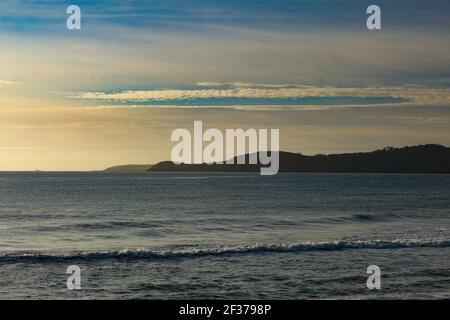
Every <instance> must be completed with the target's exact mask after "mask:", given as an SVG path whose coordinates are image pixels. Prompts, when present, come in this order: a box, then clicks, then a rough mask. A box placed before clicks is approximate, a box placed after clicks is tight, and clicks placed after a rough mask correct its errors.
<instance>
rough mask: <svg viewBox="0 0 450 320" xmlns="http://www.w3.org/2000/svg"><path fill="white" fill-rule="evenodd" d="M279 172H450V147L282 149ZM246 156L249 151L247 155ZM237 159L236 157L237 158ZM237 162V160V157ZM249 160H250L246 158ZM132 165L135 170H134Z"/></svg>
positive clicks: (162, 165)
mask: <svg viewBox="0 0 450 320" xmlns="http://www.w3.org/2000/svg"><path fill="white" fill-rule="evenodd" d="M279 156H280V168H279V172H324V173H450V148H448V147H445V146H442V145H437V144H427V145H419V146H411V147H403V148H393V147H386V148H384V149H380V150H376V151H372V152H359V153H343V154H330V155H323V154H318V155H314V156H307V155H302V154H300V153H291V152H284V151H280V154H279ZM245 157H246V158H248V157H249V155H248V154H247V155H245ZM235 160H236V158H235ZM234 162H235V163H236V161H234ZM246 162H247V163H248V161H246ZM261 167H262V165H260V164H244V165H241V164H227V165H223V164H180V165H176V164H174V163H173V162H171V161H163V162H159V163H157V164H155V165H153V166H151V165H138V166H136V165H135V166H119V167H113V168H109V169H107V171H109V172H146V171H147V172H182V171H184V172H259V171H260V168H261ZM131 169H133V170H131Z"/></svg>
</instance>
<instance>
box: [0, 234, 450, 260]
mask: <svg viewBox="0 0 450 320" xmlns="http://www.w3.org/2000/svg"><path fill="white" fill-rule="evenodd" d="M449 247H450V238H441V239H425V240H424V239H396V240H391V241H385V240H367V241H332V242H304V243H291V244H257V245H239V246H234V247H213V248H196V249H190V250H147V249H124V250H119V251H82V252H69V253H62V254H47V253H38V252H31V253H0V261H23V260H25V261H26V260H31V261H33V260H45V261H47V260H54V261H57V260H80V259H82V260H106V259H174V258H189V257H205V256H229V255H245V254H263V253H297V252H311V251H339V250H356V249H401V248H449Z"/></svg>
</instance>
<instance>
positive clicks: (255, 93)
mask: <svg viewBox="0 0 450 320" xmlns="http://www.w3.org/2000/svg"><path fill="white" fill-rule="evenodd" d="M213 84H214V85H216V86H229V88H221V89H195V90H192V89H186V90H183V89H163V90H140V91H119V92H81V93H76V94H74V95H72V96H71V97H72V98H75V99H83V100H94V101H99V102H102V101H109V102H119V103H122V104H123V103H125V104H130V105H135V103H136V102H139V103H146V104H147V105H148V106H153V107H155V106H158V105H160V106H161V105H163V106H164V105H167V104H169V105H170V106H186V105H190V106H196V105H197V106H209V107H214V106H229V107H231V106H236V107H239V108H241V107H243V106H245V105H260V106H264V105H267V106H274V105H280V106H283V105H290V106H295V105H305V106H306V105H377V104H378V105H383V104H389V103H390V104H406V103H414V104H422V105H450V89H447V88H440V89H436V88H420V87H408V86H400V87H362V88H356V87H352V88H340V87H311V86H295V85H286V86H280V85H275V86H274V87H271V86H270V85H267V84H264V85H257V84H248V83H244V84H240V83H214V82H204V83H202V84H201V85H203V86H212V85H213Z"/></svg>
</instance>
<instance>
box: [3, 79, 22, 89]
mask: <svg viewBox="0 0 450 320" xmlns="http://www.w3.org/2000/svg"><path fill="white" fill-rule="evenodd" d="M18 84H19V82H15V81H8V80H0V88H2V87H10V86H14V85H18Z"/></svg>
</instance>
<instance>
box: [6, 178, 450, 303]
mask: <svg viewBox="0 0 450 320" xmlns="http://www.w3.org/2000/svg"><path fill="white" fill-rule="evenodd" d="M449 229H450V175H387V174H385V175H383V174H365V175H361V174H279V175H277V176H273V177H262V176H259V175H257V174H247V173H241V174H236V173H220V174H216V173H146V174H119V173H114V174H111V173H38V172H36V173H0V299H17V298H27V299H241V298H242V299H397V298H400V299H407V298H414V299H442V298H449V296H450V231H449ZM70 265H78V266H79V267H80V269H81V287H82V289H81V290H73V291H70V290H68V289H67V287H66V281H67V278H68V277H69V275H68V274H66V269H67V267H68V266H70ZM370 265H377V266H379V267H380V269H381V277H382V288H381V289H380V290H368V289H367V287H366V280H367V277H368V276H369V275H368V274H367V272H366V271H367V267H368V266H370Z"/></svg>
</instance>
